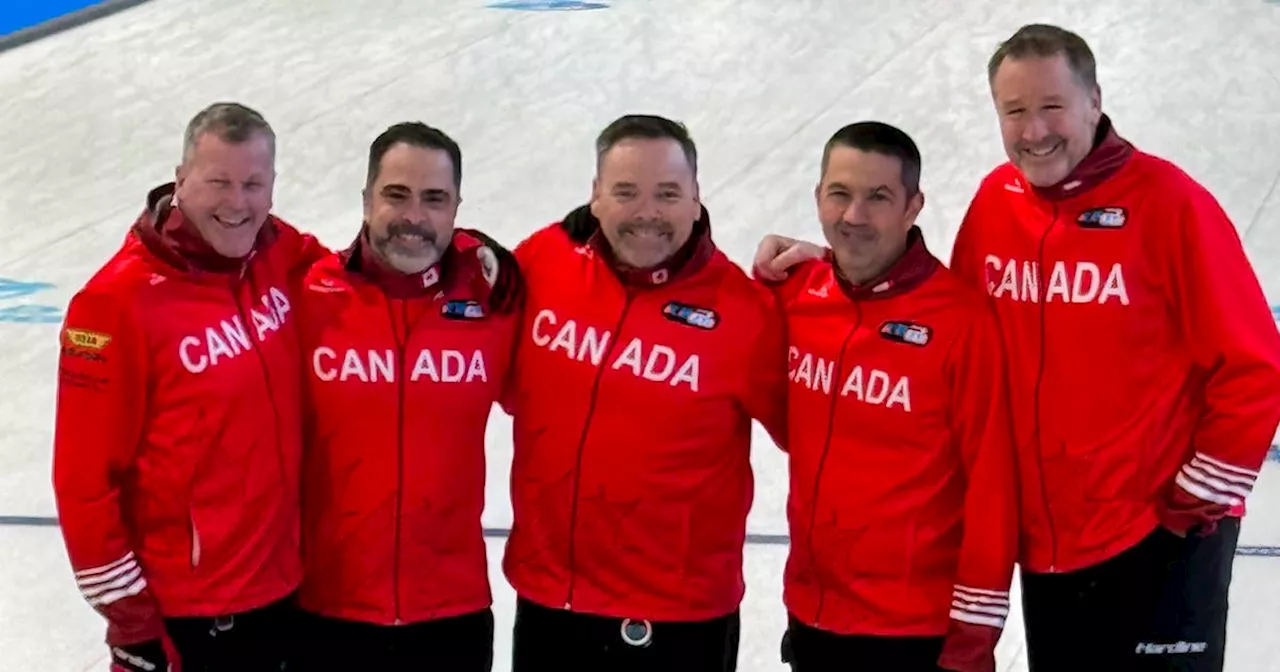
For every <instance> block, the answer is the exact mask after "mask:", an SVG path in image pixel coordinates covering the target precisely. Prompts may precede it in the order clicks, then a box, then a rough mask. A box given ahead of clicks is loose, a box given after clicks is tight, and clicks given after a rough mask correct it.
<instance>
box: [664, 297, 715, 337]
mask: <svg viewBox="0 0 1280 672" xmlns="http://www.w3.org/2000/svg"><path fill="white" fill-rule="evenodd" d="M662 316H663V317H665V318H667V319H668V320H671V321H672V322H679V323H681V324H687V325H689V326H691V327H696V328H698V329H705V330H707V331H710V330H712V329H715V328H716V327H717V326H718V325H719V324H720V316H719V315H717V314H716V311H714V310H711V309H710V308H699V307H697V306H690V305H688V304H684V303H680V302H679V301H671V302H669V303H667V305H665V306H663V307H662Z"/></svg>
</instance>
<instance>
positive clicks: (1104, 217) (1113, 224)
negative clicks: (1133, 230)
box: [1076, 207, 1129, 229]
mask: <svg viewBox="0 0 1280 672" xmlns="http://www.w3.org/2000/svg"><path fill="white" fill-rule="evenodd" d="M1128 215H1129V213H1128V211H1127V210H1125V209H1124V208H1118V207H1110V208H1094V209H1093V210H1085V211H1084V212H1082V213H1080V216H1079V217H1076V224H1079V225H1080V226H1081V227H1083V228H1086V229H1118V228H1120V227H1122V226H1124V223H1125V221H1126V220H1127V219H1128V218H1129V217H1128Z"/></svg>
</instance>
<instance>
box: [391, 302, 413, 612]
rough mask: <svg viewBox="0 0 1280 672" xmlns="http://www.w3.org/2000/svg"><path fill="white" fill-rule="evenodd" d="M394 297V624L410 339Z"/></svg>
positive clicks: (405, 310) (404, 313) (404, 309)
mask: <svg viewBox="0 0 1280 672" xmlns="http://www.w3.org/2000/svg"><path fill="white" fill-rule="evenodd" d="M395 312H396V311H395V299H390V298H388V299H387V317H388V318H390V322H391V337H392V338H393V339H394V340H395V342H396V363H397V364H398V365H399V366H398V368H399V371H398V373H397V375H396V507H395V526H394V532H393V533H392V534H393V536H392V542H391V544H392V545H391V601H392V609H393V611H394V612H395V624H396V625H400V624H401V620H400V535H401V517H402V513H403V508H404V415H405V413H404V394H405V389H404V386H405V371H406V368H405V352H406V350H407V349H408V348H407V344H408V341H409V338H408V335H409V307H408V304H407V303H406V302H401V303H400V316H401V318H402V319H401V324H403V325H404V332H405V333H404V336H403V337H402V336H401V334H400V327H399V326H398V325H397V324H396V315H395Z"/></svg>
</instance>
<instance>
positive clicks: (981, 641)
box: [778, 122, 1018, 672]
mask: <svg viewBox="0 0 1280 672" xmlns="http://www.w3.org/2000/svg"><path fill="white" fill-rule="evenodd" d="M815 196H816V198H817V202H818V203H817V205H818V216H819V219H820V221H821V222H822V230H823V234H824V235H825V237H826V239H827V241H828V242H829V243H830V245H831V250H832V252H831V253H830V254H828V255H827V256H826V257H825V258H822V259H818V260H813V261H809V262H805V263H804V264H802V265H801V266H799V267H797V268H795V269H794V270H793V271H792V272H791V273H790V277H789V278H788V279H787V281H786V282H785V283H783V284H782V285H780V286H779V287H778V294H779V297H780V299H781V301H782V304H783V307H784V308H785V310H786V313H787V331H788V334H789V336H788V338H789V342H790V379H791V386H790V389H789V394H788V409H789V411H788V418H787V427H788V432H789V433H788V436H787V450H788V453H789V458H790V475H791V488H790V496H789V498H788V505H787V518H788V520H789V521H790V528H791V551H790V555H789V557H788V559H787V568H786V575H785V578H784V582H783V586H784V593H783V598H784V601H785V602H786V605H787V610H788V612H789V617H790V625H789V627H788V631H787V635H786V637H785V639H784V645H783V660H784V662H789V663H791V667H792V669H793V670H796V672H823V671H830V672H835V671H836V670H846V669H852V668H857V669H863V668H865V669H877V670H881V669H883V670H895V671H898V672H916V671H919V672H936V671H937V670H940V669H942V670H959V671H961V672H994V670H995V666H996V661H995V645H996V642H997V641H998V640H999V639H1000V633H1001V631H1002V628H1003V626H1004V621H1005V617H1006V616H1007V615H1008V613H1009V583H1010V580H1011V578H1012V575H1013V563H1014V560H1015V558H1016V556H1017V548H1018V519H1017V487H1016V481H1015V467H1014V458H1013V446H1012V441H1011V440H1010V439H1011V437H1010V434H1009V424H1008V422H1009V418H1008V397H1007V393H1006V387H1005V375H1004V373H1005V364H1004V352H1003V347H1002V345H1001V343H1000V339H999V336H998V331H997V328H996V324H995V316H994V314H993V313H992V310H991V306H990V304H989V299H988V297H987V296H986V295H985V294H983V293H981V292H979V291H977V290H975V289H973V288H971V287H968V286H965V285H964V284H963V283H962V282H961V281H960V280H959V279H958V278H956V277H955V276H954V275H953V274H952V273H951V272H950V271H948V270H947V269H946V268H943V267H942V264H941V263H940V262H939V261H938V260H937V258H935V257H934V256H933V255H932V254H931V253H930V252H929V250H928V249H927V248H926V247H925V243H924V238H923V236H922V235H921V233H920V230H919V229H918V228H916V227H915V220H916V216H917V215H918V214H919V213H920V210H921V208H922V207H923V206H924V194H923V193H921V191H920V152H919V150H918V149H917V148H916V145H915V143H914V142H913V141H912V140H911V138H910V137H909V136H907V134H906V133H903V132H902V131H901V130H899V129H897V128H894V127H892V126H889V125H888V124H883V123H879V122H860V123H855V124H850V125H848V126H846V127H844V128H842V129H840V130H839V131H837V132H836V133H835V135H834V136H832V137H831V139H830V140H829V141H828V142H827V145H826V148H825V149H824V150H823V159H822V177H821V180H820V182H819V184H818V186H817V188H816V190H815Z"/></svg>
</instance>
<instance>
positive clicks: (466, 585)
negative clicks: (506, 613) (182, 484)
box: [289, 122, 519, 672]
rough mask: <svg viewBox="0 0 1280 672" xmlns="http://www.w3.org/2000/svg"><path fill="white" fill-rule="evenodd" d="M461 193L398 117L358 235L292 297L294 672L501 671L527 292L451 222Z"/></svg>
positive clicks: (383, 143)
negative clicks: (296, 421)
mask: <svg viewBox="0 0 1280 672" xmlns="http://www.w3.org/2000/svg"><path fill="white" fill-rule="evenodd" d="M461 188H462V152H461V149H460V148H459V147H458V144H457V143H456V142H454V140H453V139H452V138H450V137H449V136H448V135H446V134H445V133H444V132H443V131H441V130H439V129H437V128H433V127H430V126H427V125H426V124H423V123H421V122H405V123H400V124H395V125H393V126H391V127H389V128H388V129H386V130H385V131H384V132H383V133H381V134H380V135H378V137H377V138H375V139H374V141H373V143H372V144H371V145H370V148H369V164H368V172H367V180H366V183H365V189H364V193H363V201H364V219H363V221H362V223H361V226H360V229H359V233H358V234H357V235H356V237H355V240H354V241H353V242H352V244H351V245H350V247H348V248H347V249H346V250H343V251H340V252H337V253H334V254H332V255H330V256H329V257H327V258H326V259H324V260H323V261H321V262H320V263H318V264H316V265H315V266H314V267H313V268H312V269H311V272H310V273H308V274H307V278H306V282H305V283H304V286H303V287H302V288H301V289H300V290H299V299H298V303H299V311H298V312H299V314H300V319H299V324H300V325H301V326H300V330H301V340H302V344H303V352H304V354H305V356H306V360H305V364H304V366H305V367H306V375H305V379H304V380H305V382H304V398H305V404H304V405H303V409H304V415H303V417H304V428H305V431H304V435H305V437H306V441H305V459H304V461H303V476H302V495H303V500H302V501H303V507H302V514H303V515H302V518H303V537H302V538H303V559H304V565H305V567H306V576H305V579H304V581H303V584H302V588H301V590H300V591H299V603H300V605H301V607H302V609H303V610H304V612H305V615H306V618H305V620H304V626H305V631H306V637H305V639H303V640H302V641H300V642H299V644H300V649H299V653H298V656H297V660H296V661H295V663H294V664H293V665H291V666H290V668H289V669H290V670H299V671H300V672H311V671H320V670H335V669H337V670H357V669H370V670H426V669H441V670H452V671H454V672H488V670H489V669H490V668H491V666H492V662H493V613H492V612H491V610H490V602H491V599H492V596H491V593H490V587H489V573H488V570H489V566H488V560H487V557H486V554H485V542H484V535H483V530H482V528H481V525H480V514H481V512H482V510H483V509H484V493H485V454H484V444H485V432H486V428H487V423H488V419H489V414H490V411H491V409H492V408H493V406H494V404H495V402H497V401H498V399H499V395H500V392H501V390H502V386H503V384H504V382H505V380H506V375H507V367H508V362H509V361H510V358H511V350H512V343H513V339H514V338H515V335H516V329H517V328H518V326H519V313H518V310H516V309H517V307H518V298H519V297H518V295H515V294H508V293H506V290H507V289H508V288H511V287H514V286H515V285H513V284H512V283H511V282H508V281H507V279H508V278H509V274H507V275H504V274H503V273H502V272H500V269H499V267H498V263H499V258H500V256H499V254H498V253H495V252H494V251H493V249H491V248H490V247H487V246H486V240H487V239H481V238H478V237H475V236H473V235H472V233H474V232H468V231H467V230H464V229H460V228H456V227H455V219H456V217H457V215H458V207H459V205H460V204H461V203H462V197H461ZM503 256H505V257H506V258H508V259H510V257H509V253H507V254H506V255H503ZM506 267H507V268H508V269H509V270H511V271H514V270H515V264H514V260H511V263H508V264H506Z"/></svg>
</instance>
